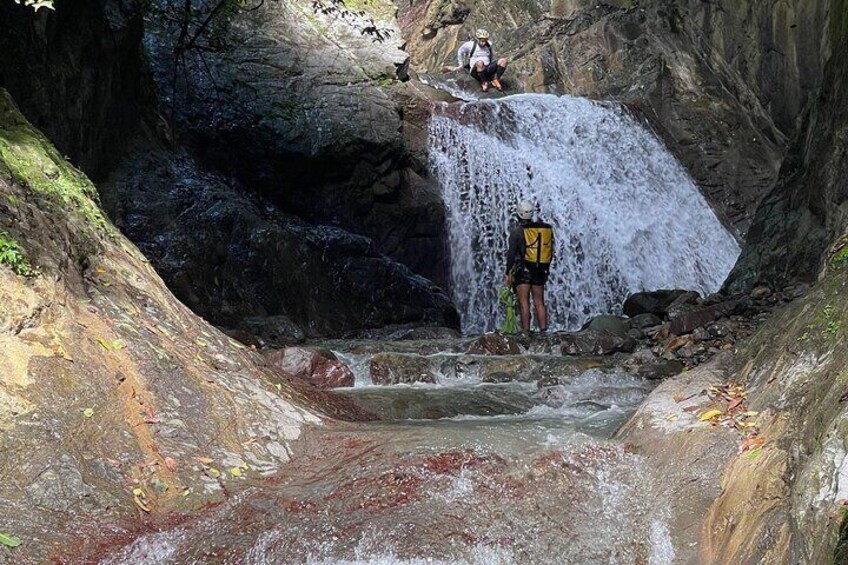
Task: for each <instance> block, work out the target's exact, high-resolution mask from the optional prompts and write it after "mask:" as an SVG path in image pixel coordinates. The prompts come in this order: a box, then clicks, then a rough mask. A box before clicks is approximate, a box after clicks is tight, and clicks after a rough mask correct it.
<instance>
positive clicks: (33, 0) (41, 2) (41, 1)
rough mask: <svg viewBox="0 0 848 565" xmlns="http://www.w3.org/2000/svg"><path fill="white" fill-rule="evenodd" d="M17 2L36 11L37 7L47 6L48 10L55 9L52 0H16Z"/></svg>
mask: <svg viewBox="0 0 848 565" xmlns="http://www.w3.org/2000/svg"><path fill="white" fill-rule="evenodd" d="M17 2H18V4H21V5H23V6H29V7H30V8H32V9H33V10H36V11H38V9H39V8H47V9H48V10H55V8H54V7H53V0H17Z"/></svg>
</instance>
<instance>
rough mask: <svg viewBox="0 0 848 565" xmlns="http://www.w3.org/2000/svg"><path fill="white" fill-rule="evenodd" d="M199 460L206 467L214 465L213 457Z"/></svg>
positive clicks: (199, 458)
mask: <svg viewBox="0 0 848 565" xmlns="http://www.w3.org/2000/svg"><path fill="white" fill-rule="evenodd" d="M197 460H198V461H200V462H201V463H203V464H204V465H209V464H211V463H212V458H211V457H198V458H197Z"/></svg>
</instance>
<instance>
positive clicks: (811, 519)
mask: <svg viewBox="0 0 848 565" xmlns="http://www.w3.org/2000/svg"><path fill="white" fill-rule="evenodd" d="M845 269H846V265H845V263H841V262H838V263H835V264H833V265H832V266H830V267H828V273H827V274H826V276H825V277H824V279H823V280H822V281H821V282H820V283H819V284H818V285H816V286H815V287H814V288H813V289H812V290H811V292H810V293H809V294H808V295H807V296H806V297H804V298H802V299H800V300H797V301H795V302H794V303H792V304H791V305H789V306H787V307H784V308H783V309H782V310H781V311H780V312H779V313H777V314H776V315H775V317H774V318H773V319H772V320H770V322H769V323H768V324H766V325H764V326H763V327H762V328H761V329H760V330H759V331H758V332H757V333H756V334H755V335H754V336H753V338H752V339H751V340H749V341H748V342H746V343H745V344H744V345H743V346H742V347H740V348H739V349H738V353H737V354H735V355H727V354H724V355H721V356H718V357H716V359H715V360H714V361H712V362H711V363H710V364H708V365H705V366H702V367H698V368H696V369H694V370H692V371H689V372H686V373H682V374H680V375H679V376H677V377H673V378H672V379H671V380H669V381H666V382H664V383H663V384H662V385H661V386H660V387H658V388H657V389H656V390H655V391H654V392H653V393H652V394H651V396H650V397H649V399H648V400H647V401H646V402H645V404H644V405H643V406H642V407H641V408H640V410H639V412H638V413H637V415H636V416H635V417H634V418H633V419H632V420H631V422H630V423H629V424H628V425H627V426H626V427H625V429H624V430H623V431H622V432H621V433H620V438H621V439H622V440H623V441H625V442H627V443H629V444H631V446H632V447H633V449H635V450H636V452H638V453H641V454H642V455H643V456H645V457H646V461H647V462H648V464H649V466H651V467H653V468H657V469H661V477H659V476H658V477H657V480H658V481H660V482H661V483H662V485H663V486H662V489H661V490H662V492H664V493H669V495H668V496H666V495H663V496H660V497H659V498H658V500H657V508H663V509H667V510H669V511H670V512H671V514H670V516H669V517H668V518H669V521H668V523H669V524H673V527H672V529H671V532H670V534H671V538H672V540H673V543H674V549H675V552H676V561H679V562H699V563H788V562H794V563H831V562H834V563H838V562H842V561H843V560H844V553H841V552H843V551H844V547H845V544H846V537H845V534H844V532H845V528H846V522H845V516H844V515H845V512H844V506H843V505H844V500H845V499H846V498H848V485H846V483H845V469H846V466H848V451H846V448H845V442H844V437H845V433H846V430H845V427H846V424H845V422H846V421H848V420H846V417H845V415H846V407H845V403H844V401H845V398H846V394H845V375H846V367H848V354H846V349H845V347H844V332H845V328H846V323H848V299H846V296H848V295H847V294H846V293H845V277H846V270H845ZM721 382H730V383H739V384H740V385H742V386H743V387H744V389H745V390H746V391H747V396H746V398H745V403H746V406H747V409H748V410H751V411H753V413H754V414H755V420H753V421H752V423H753V424H754V427H755V428H756V429H757V434H756V436H751V435H750V432H743V433H740V432H738V431H735V430H732V429H728V427H726V426H719V427H710V426H709V425H707V424H706V423H703V422H700V421H699V418H698V416H699V415H700V414H702V413H704V412H705V411H706V410H709V409H711V408H712V407H713V406H711V404H710V400H708V399H707V398H706V396H705V395H704V394H703V392H702V391H704V390H705V389H709V386H710V385H711V384H712V385H716V384H718V383H721ZM725 408H726V407H725ZM745 429H748V428H745ZM745 435H748V437H749V438H750V437H757V438H760V440H762V445H761V446H760V447H753V448H752V446H756V445H758V444H757V443H752V440H751V439H748V440H743V436H745ZM746 441H747V443H746ZM672 454H673V455H672ZM684 491H685V492H686V496H685V497H680V496H679V495H678V493H680V492H684ZM658 492H659V491H658Z"/></svg>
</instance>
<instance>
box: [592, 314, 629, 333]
mask: <svg viewBox="0 0 848 565" xmlns="http://www.w3.org/2000/svg"><path fill="white" fill-rule="evenodd" d="M582 329H584V330H585V329H589V330H594V331H598V332H606V333H608V334H611V335H614V336H616V337H621V338H624V337H626V336H627V322H626V321H625V320H624V319H623V318H619V317H618V316H610V315H602V316H595V317H594V318H592V319H591V320H589V322H588V323H586V324H585V325H584V326H583V328H582Z"/></svg>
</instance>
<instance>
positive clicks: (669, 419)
mask: <svg viewBox="0 0 848 565" xmlns="http://www.w3.org/2000/svg"><path fill="white" fill-rule="evenodd" d="M677 417H678V415H677V414H669V415H668V416H666V418H665V419H666V420H668V421H670V422H673V421H675V420H676V419H677Z"/></svg>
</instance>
